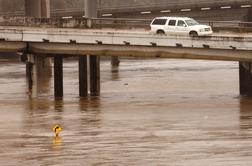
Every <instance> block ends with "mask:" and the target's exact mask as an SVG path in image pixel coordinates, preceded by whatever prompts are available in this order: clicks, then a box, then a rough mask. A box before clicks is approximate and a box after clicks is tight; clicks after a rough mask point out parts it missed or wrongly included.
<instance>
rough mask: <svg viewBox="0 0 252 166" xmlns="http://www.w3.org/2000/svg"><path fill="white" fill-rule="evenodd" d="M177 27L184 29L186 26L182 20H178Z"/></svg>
mask: <svg viewBox="0 0 252 166" xmlns="http://www.w3.org/2000/svg"><path fill="white" fill-rule="evenodd" d="M177 26H179V27H185V26H186V24H185V21H183V20H178V24H177Z"/></svg>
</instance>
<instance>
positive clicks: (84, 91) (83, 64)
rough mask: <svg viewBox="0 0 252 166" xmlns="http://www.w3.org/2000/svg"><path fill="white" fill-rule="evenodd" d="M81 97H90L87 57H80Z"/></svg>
mask: <svg viewBox="0 0 252 166" xmlns="http://www.w3.org/2000/svg"><path fill="white" fill-rule="evenodd" d="M79 95H80V97H87V96H88V71H87V56H79Z"/></svg>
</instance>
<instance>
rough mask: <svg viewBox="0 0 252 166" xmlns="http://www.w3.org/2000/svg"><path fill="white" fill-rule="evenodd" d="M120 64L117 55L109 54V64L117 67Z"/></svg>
mask: <svg viewBox="0 0 252 166" xmlns="http://www.w3.org/2000/svg"><path fill="white" fill-rule="evenodd" d="M119 64H120V60H119V57H118V56H111V65H112V66H113V67H117V66H119Z"/></svg>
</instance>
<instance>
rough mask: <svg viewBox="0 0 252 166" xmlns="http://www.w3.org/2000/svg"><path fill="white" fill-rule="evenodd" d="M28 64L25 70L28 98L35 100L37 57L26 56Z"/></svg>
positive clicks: (36, 92)
mask: <svg viewBox="0 0 252 166" xmlns="http://www.w3.org/2000/svg"><path fill="white" fill-rule="evenodd" d="M27 57H28V62H27V68H26V74H27V79H28V86H29V87H28V88H29V97H30V98H36V97H37V96H38V72H37V70H38V68H37V66H38V59H37V56H35V55H32V54H29V55H27Z"/></svg>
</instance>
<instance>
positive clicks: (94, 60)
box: [90, 55, 100, 96]
mask: <svg viewBox="0 0 252 166" xmlns="http://www.w3.org/2000/svg"><path fill="white" fill-rule="evenodd" d="M90 93H91V96H99V95H100V57H99V56H95V55H90Z"/></svg>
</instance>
